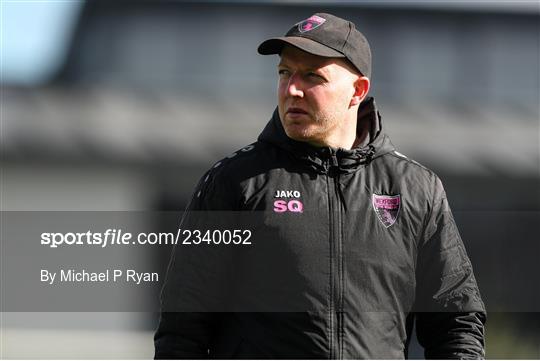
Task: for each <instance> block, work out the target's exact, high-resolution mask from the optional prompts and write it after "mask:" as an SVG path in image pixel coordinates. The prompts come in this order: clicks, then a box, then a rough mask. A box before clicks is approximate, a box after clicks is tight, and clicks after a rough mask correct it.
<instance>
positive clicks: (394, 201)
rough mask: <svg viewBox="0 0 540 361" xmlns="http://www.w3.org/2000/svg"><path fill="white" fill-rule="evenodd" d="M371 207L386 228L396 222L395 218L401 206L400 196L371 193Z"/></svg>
mask: <svg viewBox="0 0 540 361" xmlns="http://www.w3.org/2000/svg"><path fill="white" fill-rule="evenodd" d="M372 204H373V209H374V210H375V213H376V214H377V217H378V218H379V221H381V223H382V224H383V226H385V227H386V228H388V227H390V226H391V225H393V224H394V223H396V219H397V216H398V213H399V208H400V206H401V196H400V195H399V194H398V195H396V196H380V195H378V194H373V198H372Z"/></svg>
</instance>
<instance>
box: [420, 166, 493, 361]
mask: <svg viewBox="0 0 540 361" xmlns="http://www.w3.org/2000/svg"><path fill="white" fill-rule="evenodd" d="M431 189H433V190H434V191H433V197H432V199H433V201H432V204H431V205H430V209H429V210H428V217H427V219H426V224H425V232H424V235H423V236H424V237H423V240H422V242H421V243H420V244H419V249H418V258H417V269H416V279H417V288H416V289H417V291H416V302H415V310H416V330H417V336H418V341H419V342H420V344H421V345H422V346H423V347H424V349H425V356H426V358H436V359H481V358H484V356H485V352H484V324H485V322H486V311H485V307H484V304H483V302H482V300H481V298H480V292H479V290H478V286H477V284H476V280H475V277H474V274H473V269H472V265H471V262H470V260H469V258H468V256H467V253H466V251H465V247H464V245H463V242H462V240H461V237H460V235H459V231H458V229H457V226H456V223H455V221H454V218H453V216H452V212H451V211H450V207H449V205H448V201H447V199H446V194H445V192H444V189H443V186H442V184H441V182H440V180H439V179H438V178H437V177H436V176H434V180H433V184H432V187H431Z"/></svg>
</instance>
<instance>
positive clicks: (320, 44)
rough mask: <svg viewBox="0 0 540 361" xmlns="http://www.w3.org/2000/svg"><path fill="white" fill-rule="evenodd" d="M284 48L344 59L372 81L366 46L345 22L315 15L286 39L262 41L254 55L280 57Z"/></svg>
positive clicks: (333, 16) (293, 28)
mask: <svg viewBox="0 0 540 361" xmlns="http://www.w3.org/2000/svg"><path fill="white" fill-rule="evenodd" d="M287 44H290V45H292V46H295V47H297V48H299V49H300V50H303V51H305V52H308V53H311V54H314V55H318V56H324V57H336V58H346V59H348V60H349V61H350V62H351V63H352V64H353V65H354V66H355V67H356V69H358V71H360V73H362V75H364V76H366V77H368V78H371V50H370V48H369V43H368V41H367V39H366V37H365V36H364V35H363V34H362V33H361V32H359V31H358V30H356V27H355V26H354V24H353V23H352V22H350V21H348V20H345V19H342V18H340V17H337V16H335V15H332V14H327V13H316V14H314V15H312V16H311V17H309V18H307V19H305V20H302V21H300V22H298V23H296V24H294V26H293V27H292V28H291V29H290V30H289V31H288V32H287V34H285V36H282V37H278V38H271V39H268V40H266V41H263V42H262V43H261V45H259V48H258V49H257V51H258V52H259V54H262V55H270V54H280V53H281V50H282V49H283V46H285V45H287Z"/></svg>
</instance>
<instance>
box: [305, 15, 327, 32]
mask: <svg viewBox="0 0 540 361" xmlns="http://www.w3.org/2000/svg"><path fill="white" fill-rule="evenodd" d="M325 21H326V19H325V18H321V17H320V16H317V15H313V16H312V17H310V18H307V19H306V20H304V21H301V22H299V23H298V31H300V32H301V33H305V32H308V31H310V30H313V29H316V28H318V27H319V26H321V25H322V24H323V23H324V22H325Z"/></svg>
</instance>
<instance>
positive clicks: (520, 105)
mask: <svg viewBox="0 0 540 361" xmlns="http://www.w3.org/2000/svg"><path fill="white" fill-rule="evenodd" d="M460 4H461V5H460ZM460 4H453V3H445V2H440V3H437V2H435V3H423V2H419V3H410V2H399V1H398V2H392V3H385V4H383V5H381V4H375V3H370V2H367V3H363V2H353V1H350V2H337V3H334V2H316V3H313V2H309V3H308V2H287V1H263V2H257V3H251V2H243V1H233V2H222V1H201V2H194V1H176V2H171V1H154V2H147V1H140V2H138V1H125V2H124V1H118V2H107V1H101V0H99V1H98V0H94V1H90V2H87V3H79V5H80V7H78V8H75V9H73V10H72V11H70V12H66V13H64V15H63V16H64V17H65V19H67V20H66V21H67V24H68V25H66V26H65V27H64V31H63V32H60V31H59V32H58V33H55V34H50V33H48V32H47V28H44V29H42V30H41V31H42V33H40V36H42V37H43V39H42V40H41V42H44V41H45V38H46V37H47V36H49V37H50V36H55V37H61V38H62V39H63V42H62V43H63V44H65V47H64V48H62V47H58V49H57V50H56V51H57V54H60V55H56V57H55V56H52V57H51V58H52V59H56V63H55V62H54V61H53V62H52V63H50V64H49V65H48V67H47V69H45V70H43V71H42V73H40V74H41V75H40V76H39V77H37V78H36V79H37V80H35V81H34V82H33V83H32V81H23V80H17V77H16V76H15V75H13V76H11V75H10V74H9V73H6V70H7V69H8V68H7V65H5V63H4V66H3V69H2V70H3V78H2V79H3V83H2V99H1V100H2V110H1V117H2V119H1V121H2V123H1V142H2V169H1V171H2V175H1V177H2V189H1V203H2V204H1V205H2V210H4V211H20V210H38V211H49V210H74V211H77V210H107V211H133V210H181V209H183V208H184V206H185V204H186V202H187V200H188V199H189V197H190V195H191V191H192V188H193V187H194V185H195V183H196V181H197V179H198V177H200V176H201V175H202V174H203V172H204V171H205V170H206V169H207V168H209V167H210V166H211V165H212V164H213V162H215V161H216V160H218V159H220V158H223V157H225V156H227V155H228V154H230V153H232V152H233V151H235V150H237V149H238V148H240V147H242V146H244V145H246V144H249V143H251V142H252V141H254V140H255V139H256V137H257V135H258V134H259V132H260V131H261V130H262V128H263V127H264V125H265V124H266V122H267V121H268V119H269V118H270V116H271V113H272V111H273V109H274V108H275V106H276V101H275V87H276V75H275V74H276V70H275V66H276V64H277V57H262V56H259V55H258V54H257V52H256V48H257V46H258V44H259V43H260V42H261V41H262V40H264V39H266V38H268V37H270V36H276V35H281V34H282V33H284V32H285V31H286V30H287V29H288V27H289V26H290V25H291V24H293V23H295V22H297V21H299V20H301V19H303V18H305V17H307V16H308V15H310V14H312V13H314V12H318V11H325V12H331V13H334V14H336V15H338V16H343V17H345V18H348V19H350V20H352V21H354V22H355V23H356V24H357V27H358V28H359V29H360V30H361V31H362V32H363V33H364V34H366V36H367V38H368V39H369V41H370V43H371V46H372V51H373V56H374V58H373V60H374V64H373V79H372V83H373V88H372V91H371V94H372V95H373V96H375V98H376V100H377V103H378V106H379V108H380V111H381V114H382V117H383V121H384V125H385V128H386V131H387V132H388V133H389V134H390V136H391V138H392V141H393V143H394V144H395V145H396V147H397V149H398V150H399V151H400V152H401V153H404V154H406V155H407V156H409V157H411V158H413V159H415V160H417V161H419V162H420V163H422V164H424V165H426V166H428V167H430V168H432V169H433V170H435V171H436V172H437V173H438V174H439V175H440V176H441V178H442V180H443V183H444V184H445V186H446V189H447V193H448V195H449V199H450V202H451V205H452V206H453V209H454V213H455V217H456V220H457V222H458V224H459V226H460V229H461V231H462V237H463V239H464V241H465V243H466V246H467V249H468V251H469V255H470V257H471V259H472V260H473V264H474V265H475V270H476V272H475V273H476V275H477V278H478V282H479V284H480V287H481V290H482V292H483V296H484V298H485V299H486V303H487V306H488V309H491V310H496V311H500V312H503V313H502V314H501V315H495V316H494V319H495V325H497V320H499V322H501V323H504V322H510V323H512V324H513V325H515V328H516V329H521V330H524V331H522V332H524V333H525V335H526V336H525V337H523V338H522V339H525V340H528V338H530V339H531V340H532V341H531V342H529V341H524V342H523V344H524V345H523V346H522V347H523V349H524V350H525V351H523V352H524V353H521V354H518V355H520V356H521V358H528V357H530V355H533V356H534V357H535V358H539V357H540V351H539V350H538V349H537V348H536V349H535V348H534V346H532V347H531V346H530V345H531V344H534V342H536V341H538V337H539V335H540V330H538V320H539V319H538V312H540V309H539V308H538V305H539V304H540V302H539V301H540V290H539V286H538V284H539V282H538V274H540V272H539V268H538V265H537V259H538V256H540V246H539V244H538V239H537V234H538V233H537V232H535V231H538V227H539V226H538V225H539V223H538V221H539V220H540V187H539V184H540V139H539V138H540V125H539V123H540V122H539V119H540V111H539V106H538V104H539V99H540V93H539V91H540V90H539V89H540V69H539V67H540V65H539V64H540V22H539V20H540V19H539V8H538V4H534V3H530V4H528V3H523V2H521V3H517V4H512V3H511V2H507V3H495V2H493V3H488V2H486V3H474V4H472V5H471V4H469V5H467V4H466V3H460ZM501 4H503V5H501ZM504 4H506V5H504ZM2 6H3V7H4V16H6V14H10V11H12V9H10V8H9V7H16V6H26V7H27V8H25V11H24V12H23V13H24V16H26V17H27V18H26V20H27V21H29V22H30V23H32V22H34V20H33V17H38V16H39V14H38V13H33V12H32V11H31V10H32V9H31V6H32V5H31V4H30V5H29V3H26V5H21V4H16V3H10V4H4V5H2ZM41 6H43V5H41ZM70 21H72V25H69V24H71V23H70ZM23 24H24V23H23ZM17 30H18V31H16V32H12V33H8V35H11V36H12V37H15V38H18V39H21V41H22V40H24V39H26V37H24V34H25V28H24V27H20V28H18V29H17ZM8 35H6V34H5V33H4V35H3V36H8ZM38 39H39V38H38ZM25 41H30V40H25ZM34 41H35V39H34ZM37 43H38V44H39V43H40V42H39V41H38V42H37ZM4 52H6V49H4ZM35 55H36V56H37V57H39V54H35ZM5 57H6V55H4V58H3V59H5ZM51 64H52V65H51ZM37 66H39V62H37V63H35V64H34V65H33V66H32V69H33V70H34V71H36V67H37ZM149 262H156V263H158V264H160V265H163V267H164V265H165V264H166V262H167V260H166V256H163V255H160V254H158V253H156V254H151V255H149ZM515 264H518V265H519V266H516V265H515ZM515 295H521V296H520V297H519V299H516V297H515ZM510 312H514V313H515V314H511V313H510ZM525 312H527V313H525ZM524 313H525V315H526V317H520V315H523V314H524ZM516 315H518V316H516ZM63 316H65V315H63ZM52 318H54V319H56V320H57V319H58V316H54V317H52V316H51V315H46V314H45V315H42V318H41V319H42V321H41V324H42V325H43V326H42V327H44V328H46V327H49V326H47V325H50V324H51V323H53V321H52ZM60 318H61V319H62V320H63V321H61V322H60V325H64V326H61V327H60V328H61V329H62V328H63V329H64V330H67V331H66V332H67V333H68V334H69V333H70V331H69V330H71V329H72V328H73V327H74V326H73V325H74V323H75V321H73V320H74V319H75V320H77V321H76V323H77V327H75V328H81V329H82V330H83V331H81V332H90V336H88V339H95V340H101V339H100V336H99V335H98V334H99V333H100V332H101V329H102V328H107V329H110V330H112V331H110V332H120V331H122V330H126V329H127V330H139V331H140V332H139V331H137V332H138V333H137V332H135V333H133V334H130V333H122V332H120V333H119V334H120V335H121V336H120V337H124V339H123V340H124V341H125V343H126V347H125V348H122V347H120V348H110V349H107V348H105V349H104V350H103V352H107V351H106V350H108V352H109V354H108V355H113V356H112V357H124V356H125V357H130V358H136V357H137V355H138V354H133V353H130V352H129V351H128V350H129V349H130V348H129V345H130V344H131V342H136V343H137V344H138V345H139V346H140V345H144V346H141V348H137V349H136V350H137V352H139V350H142V351H141V352H143V353H144V354H143V355H142V356H141V357H151V352H152V350H151V347H152V344H151V339H148V338H147V337H146V338H145V335H151V332H152V331H151V329H152V327H154V326H155V319H153V318H151V317H150V318H149V317H147V315H146V316H145V315H132V314H118V315H115V316H113V317H112V318H111V315H110V314H101V315H75V316H73V315H68V316H67V317H60ZM134 319H136V321H133V320H134ZM531 319H533V320H536V326H534V325H535V323H531ZM70 320H71V321H70ZM81 320H83V321H81ZM97 320H98V321H97ZM140 320H142V321H140ZM509 320H510V321H509ZM33 322H35V317H28V315H21V314H7V313H6V314H5V315H4V323H3V326H2V327H5V329H6V330H9V329H11V330H16V331H13V332H12V333H9V332H6V333H5V334H6V335H8V338H5V340H7V341H9V340H15V341H14V342H16V340H17V339H18V338H17V337H18V336H17V335H19V334H17V332H22V333H20V335H23V336H20V337H27V336H28V334H25V333H24V332H28V333H32V332H34V331H32V330H30V328H31V327H33ZM504 324H505V325H506V323H504ZM520 325H527V326H526V327H525V328H523V327H520ZM92 330H94V331H95V333H91V332H92ZM118 330H120V331H118ZM13 335H15V336H13ZM24 335H26V336H24ZM33 335H34V337H40V336H39V335H40V333H39V332H38V333H34V334H33ZM130 335H132V336H130ZM9 337H12V338H11V339H10V338H9ZM92 337H94V338H92ZM130 337H132V338H130ZM495 337H498V336H497V335H494V336H493V339H495ZM141 339H144V340H146V341H144V342H141V341H140V340H141ZM134 340H136V341H134ZM497 342H498V343H500V341H497ZM538 344H540V342H537V343H536V345H538ZM47 345H48V344H47V343H46V342H45V343H44V344H42V345H41V347H42V348H43V349H42V350H44V349H46V348H47V347H50V345H54V343H53V342H52V341H51V344H49V346H47ZM493 347H494V350H496V351H492V352H497V353H492V354H489V353H488V357H496V356H501V355H502V357H503V358H512V356H513V355H516V351H515V350H514V353H512V351H509V353H503V351H504V350H499V349H497V348H496V346H493ZM5 350H6V356H7V357H8V358H16V357H18V356H19V354H17V353H12V352H14V351H13V348H5ZM55 350H56V351H57V350H58V349H57V348H55V349H52V350H49V351H50V353H46V354H50V355H52V357H54V358H62V356H61V354H58V353H55ZM131 350H132V351H133V349H131ZM26 351H28V352H29V353H24V352H23V353H22V354H20V355H22V356H24V357H29V358H31V357H36V356H38V357H39V353H37V354H35V353H32V352H38V351H36V350H32V349H26ZM94 351H95V353H90V355H91V356H90V357H92V358H100V357H102V355H103V357H108V355H107V354H105V355H104V354H101V353H100V352H99V351H100V350H94ZM73 352H75V353H74V354H69V356H68V357H70V358H74V357H76V356H73V355H76V352H77V351H73ZM111 352H112V353H111ZM414 352H416V353H417V354H416V355H417V356H419V355H420V354H418V352H419V350H418V349H416V350H414ZM488 352H490V348H489V345H488ZM535 352H536V354H535ZM87 355H88V354H87ZM116 355H118V356H116Z"/></svg>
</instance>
